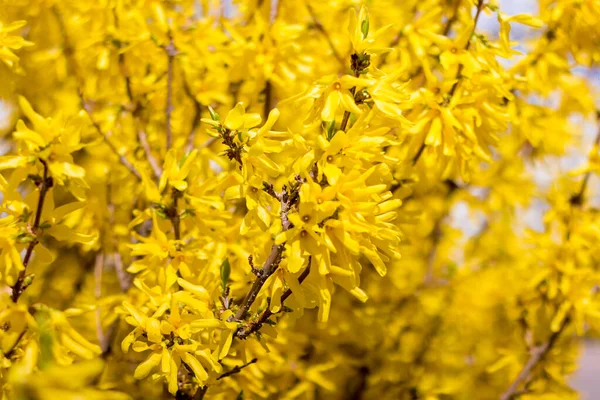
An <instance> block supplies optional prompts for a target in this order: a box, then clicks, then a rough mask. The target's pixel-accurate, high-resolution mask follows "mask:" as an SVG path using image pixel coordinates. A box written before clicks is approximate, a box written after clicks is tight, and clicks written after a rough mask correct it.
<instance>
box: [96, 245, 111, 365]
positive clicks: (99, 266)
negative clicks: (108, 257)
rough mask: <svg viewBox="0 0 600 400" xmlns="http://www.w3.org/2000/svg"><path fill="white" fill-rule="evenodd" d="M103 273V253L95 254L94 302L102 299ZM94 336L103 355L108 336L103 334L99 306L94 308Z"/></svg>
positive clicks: (106, 346)
mask: <svg viewBox="0 0 600 400" xmlns="http://www.w3.org/2000/svg"><path fill="white" fill-rule="evenodd" d="M103 272H104V253H102V252H100V253H98V254H96V262H95V263H94V285H95V287H94V296H95V297H96V302H99V300H100V298H101V297H102V274H103ZM96 336H97V337H98V343H99V344H100V348H101V349H102V353H104V352H105V351H106V350H107V349H108V343H109V342H108V339H109V338H108V336H106V335H105V334H104V330H103V329H102V310H101V308H100V306H96Z"/></svg>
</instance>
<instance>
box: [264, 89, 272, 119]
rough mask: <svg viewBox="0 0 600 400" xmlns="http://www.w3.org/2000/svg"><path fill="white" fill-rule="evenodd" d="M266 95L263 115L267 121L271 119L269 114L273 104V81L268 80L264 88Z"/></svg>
mask: <svg viewBox="0 0 600 400" xmlns="http://www.w3.org/2000/svg"><path fill="white" fill-rule="evenodd" d="M264 93H265V102H264V104H263V114H264V117H265V121H266V120H267V118H268V117H269V112H270V111H271V107H272V103H273V85H272V84H271V81H270V80H268V79H267V82H266V83H265V88H264Z"/></svg>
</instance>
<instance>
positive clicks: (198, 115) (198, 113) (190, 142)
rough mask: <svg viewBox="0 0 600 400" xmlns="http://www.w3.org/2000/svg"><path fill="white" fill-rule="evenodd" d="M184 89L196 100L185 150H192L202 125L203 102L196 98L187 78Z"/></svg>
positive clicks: (184, 81)
mask: <svg viewBox="0 0 600 400" xmlns="http://www.w3.org/2000/svg"><path fill="white" fill-rule="evenodd" d="M183 90H184V91H185V94H186V95H187V96H188V97H189V98H190V99H191V100H192V101H193V102H194V116H193V117H192V125H191V128H190V133H189V134H188V137H187V142H186V145H185V151H186V152H187V151H191V150H192V149H193V148H194V139H195V138H196V131H197V130H198V126H199V125H200V120H201V119H202V104H200V102H199V101H198V100H196V96H194V94H193V93H192V89H191V88H190V85H189V83H188V81H187V80H186V79H184V80H183ZM211 140H215V138H211Z"/></svg>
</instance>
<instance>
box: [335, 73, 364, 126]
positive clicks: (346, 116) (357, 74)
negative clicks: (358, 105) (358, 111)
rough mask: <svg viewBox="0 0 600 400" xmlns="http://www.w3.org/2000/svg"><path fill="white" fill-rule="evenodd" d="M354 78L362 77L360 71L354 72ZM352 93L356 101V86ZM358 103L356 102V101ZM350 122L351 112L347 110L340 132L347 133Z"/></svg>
mask: <svg viewBox="0 0 600 400" xmlns="http://www.w3.org/2000/svg"><path fill="white" fill-rule="evenodd" d="M354 76H355V77H357V78H358V77H360V71H359V70H358V69H355V70H354ZM350 93H352V99H354V96H355V94H356V86H354V87H353V88H351V89H350ZM355 102H356V100H355ZM349 120H350V111H348V110H346V111H344V116H343V117H342V123H341V125H340V130H342V131H344V132H346V128H347V127H348V121H349Z"/></svg>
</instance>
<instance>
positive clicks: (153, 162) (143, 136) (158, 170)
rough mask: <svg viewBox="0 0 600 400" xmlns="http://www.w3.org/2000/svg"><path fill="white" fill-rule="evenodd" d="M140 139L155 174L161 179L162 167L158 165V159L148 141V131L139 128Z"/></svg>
mask: <svg viewBox="0 0 600 400" xmlns="http://www.w3.org/2000/svg"><path fill="white" fill-rule="evenodd" d="M137 135H138V139H139V141H140V144H141V145H142V148H143V149H144V153H146V158H147V159H148V163H149V164H150V167H151V168H152V172H154V176H155V177H156V179H159V178H160V176H161V175H162V172H163V171H162V168H161V167H160V166H159V165H158V161H157V160H156V158H154V155H153V154H152V149H151V148H150V143H149V142H148V136H147V135H146V131H145V130H143V129H138V130H137Z"/></svg>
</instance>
